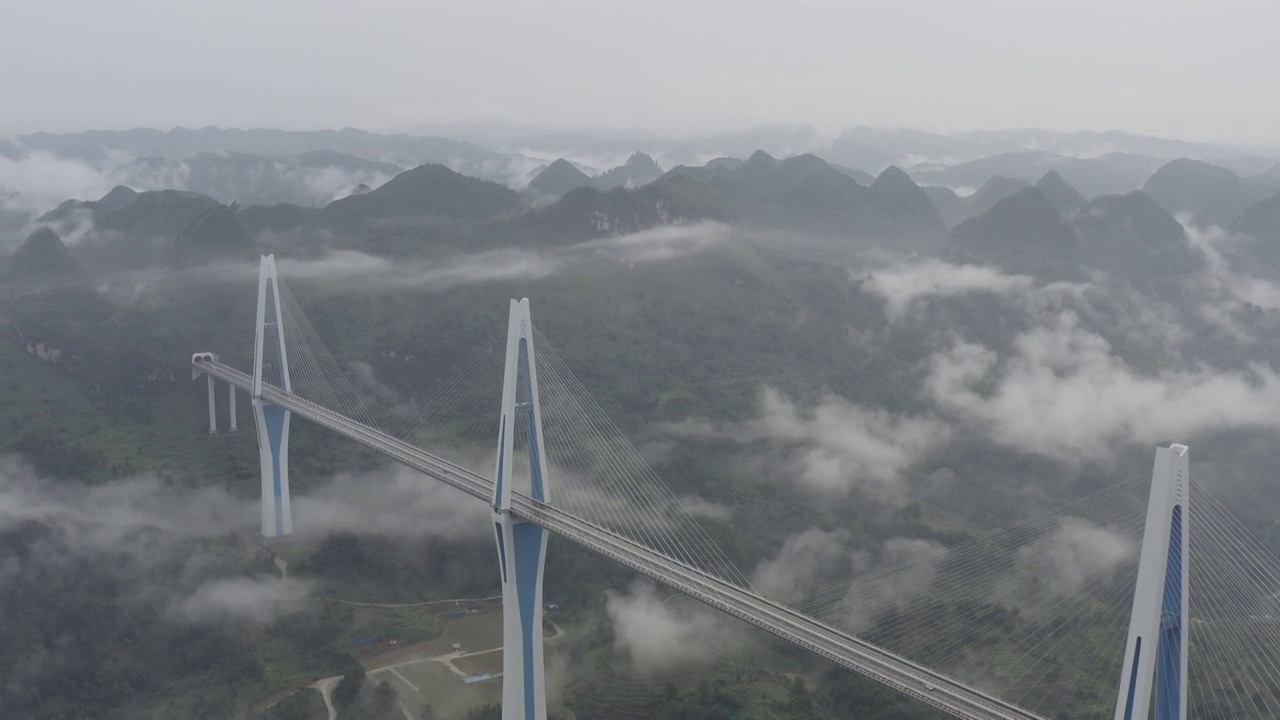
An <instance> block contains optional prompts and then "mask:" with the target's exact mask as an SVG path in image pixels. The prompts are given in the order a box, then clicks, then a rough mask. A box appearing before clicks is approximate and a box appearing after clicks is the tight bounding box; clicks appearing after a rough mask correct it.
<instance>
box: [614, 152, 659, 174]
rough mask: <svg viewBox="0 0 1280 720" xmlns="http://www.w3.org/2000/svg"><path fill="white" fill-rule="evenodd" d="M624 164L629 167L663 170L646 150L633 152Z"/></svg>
mask: <svg viewBox="0 0 1280 720" xmlns="http://www.w3.org/2000/svg"><path fill="white" fill-rule="evenodd" d="M623 165H625V166H626V167H629V168H645V169H657V170H658V172H661V171H662V169H661V168H659V167H658V163H657V162H655V161H654V159H653V158H652V157H650V156H649V154H648V153H644V152H634V153H631V157H629V158H627V161H626V162H625V163H623Z"/></svg>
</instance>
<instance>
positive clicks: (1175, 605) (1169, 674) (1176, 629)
mask: <svg viewBox="0 0 1280 720" xmlns="http://www.w3.org/2000/svg"><path fill="white" fill-rule="evenodd" d="M1182 633H1183V628H1182V506H1181V505H1174V506H1173V521H1172V523H1171V524H1170V526H1169V556H1168V561H1167V562H1166V564H1165V575H1164V602H1163V603H1162V604H1161V607H1160V647H1159V649H1158V651H1157V653H1156V698H1155V699H1156V714H1155V720H1179V718H1180V717H1181V712H1182Z"/></svg>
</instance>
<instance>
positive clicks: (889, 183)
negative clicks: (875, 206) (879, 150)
mask: <svg viewBox="0 0 1280 720" xmlns="http://www.w3.org/2000/svg"><path fill="white" fill-rule="evenodd" d="M871 187H873V188H878V189H881V190H918V189H919V187H920V186H919V185H916V182H915V181H914V180H912V179H911V176H910V175H908V174H907V173H906V172H905V171H903V170H902V169H901V168H899V167H898V166H896V165H890V166H889V167H887V168H885V169H884V170H883V171H881V172H880V175H878V176H877V177H876V180H875V182H874V183H872V184H871Z"/></svg>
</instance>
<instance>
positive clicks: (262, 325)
mask: <svg viewBox="0 0 1280 720" xmlns="http://www.w3.org/2000/svg"><path fill="white" fill-rule="evenodd" d="M283 323H284V318H283V317H282V315H281V313H280V287H279V284H278V280H277V279H276V260H275V256H274V255H266V256H264V257H263V258H262V261H261V264H260V265H259V268H258V319H257V324H256V325H255V335H254V349H253V392H252V393H251V396H252V397H251V398H250V402H251V404H252V405H253V419H254V421H255V424H256V425H257V427H258V460H259V463H260V465H261V476H262V536H263V537H264V538H267V539H271V538H278V537H283V536H285V535H290V534H292V533H293V509H292V506H291V505H290V503H289V417H290V415H291V414H292V413H290V412H289V411H288V410H286V409H284V408H283V407H281V406H279V405H276V404H274V403H271V402H269V401H267V400H264V399H263V397H262V368H263V364H264V359H263V356H264V354H265V353H266V350H267V347H268V344H270V345H271V346H274V347H275V348H276V350H277V354H276V359H275V363H276V365H277V369H278V371H279V376H280V379H279V385H280V388H281V389H282V390H284V391H285V392H291V391H292V384H291V383H290V380H289V355H288V352H287V351H286V349H285V342H284V326H283ZM233 392H234V389H233ZM233 422H234V421H233Z"/></svg>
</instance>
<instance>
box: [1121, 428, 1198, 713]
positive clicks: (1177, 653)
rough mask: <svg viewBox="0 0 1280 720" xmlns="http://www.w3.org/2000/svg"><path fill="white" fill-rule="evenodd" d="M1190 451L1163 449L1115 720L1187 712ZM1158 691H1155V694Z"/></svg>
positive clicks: (1149, 505)
mask: <svg viewBox="0 0 1280 720" xmlns="http://www.w3.org/2000/svg"><path fill="white" fill-rule="evenodd" d="M1188 455H1189V451H1188V450H1187V446H1186V445H1170V446H1169V447H1162V448H1156V460H1155V466H1154V468H1153V469H1152V471H1151V495H1150V498H1149V499H1148V501H1147V525H1146V529H1145V530H1144V531H1143V535H1142V557H1141V558H1140V559H1139V561H1138V581H1137V586H1136V587H1135V589H1134V594H1133V611H1132V613H1131V615H1130V617H1129V639H1128V642H1127V644H1126V645H1125V655H1124V665H1122V666H1121V674H1120V692H1119V694H1118V696H1117V698H1116V711H1115V720H1147V718H1148V712H1149V710H1150V707H1151V700H1152V695H1153V694H1154V696H1155V706H1156V707H1155V714H1154V716H1153V717H1154V719H1155V720H1186V718H1187V683H1186V678H1187V587H1188V586H1187V574H1188V567H1187V565H1188V562H1187V561H1188V559H1189V556H1188V552H1187V540H1188V537H1189V535H1190V532H1189V531H1190V527H1189V522H1188V521H1189V520H1190V514H1191V513H1190V507H1189V506H1190V504H1191V503H1190V501H1191V493H1190V489H1191V488H1190V482H1191V472H1190V467H1189V458H1188ZM1153 691H1154V692H1153Z"/></svg>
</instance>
